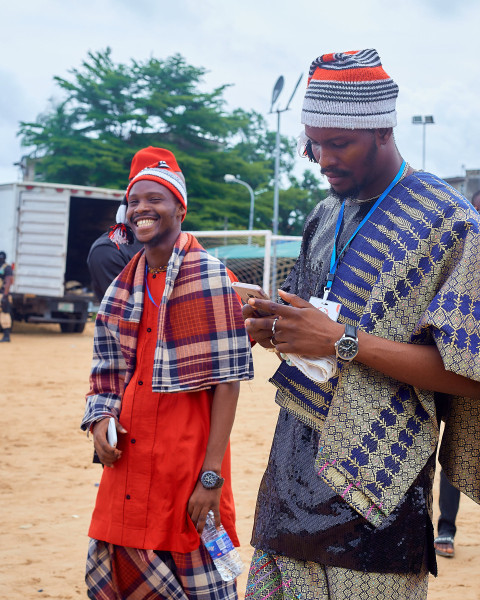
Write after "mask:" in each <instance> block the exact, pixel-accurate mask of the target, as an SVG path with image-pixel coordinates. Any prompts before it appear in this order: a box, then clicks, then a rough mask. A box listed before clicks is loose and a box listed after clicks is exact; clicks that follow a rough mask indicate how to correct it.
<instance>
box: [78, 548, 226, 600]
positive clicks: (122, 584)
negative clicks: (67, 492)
mask: <svg viewBox="0 0 480 600" xmlns="http://www.w3.org/2000/svg"><path fill="white" fill-rule="evenodd" d="M85 582H86V584H87V590H88V592H87V595H88V597H89V598H91V599H93V600H237V586H236V583H235V581H230V582H225V581H223V579H222V578H221V577H220V575H219V573H218V571H217V569H216V568H215V565H214V564H213V562H212V559H211V558H210V556H209V554H208V552H207V551H206V550H205V548H204V547H203V545H200V547H199V548H198V549H197V550H194V551H193V552H190V553H188V554H180V553H178V552H165V551H160V552H155V551H153V550H139V549H136V548H125V547H123V546H115V545H113V544H107V543H106V542H102V541H99V540H94V539H91V540H90V544H89V547H88V557H87V566H86V573H85Z"/></svg>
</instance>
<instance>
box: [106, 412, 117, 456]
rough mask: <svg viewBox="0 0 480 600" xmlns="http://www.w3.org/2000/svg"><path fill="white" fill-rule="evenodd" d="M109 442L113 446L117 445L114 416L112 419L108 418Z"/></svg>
mask: <svg viewBox="0 0 480 600" xmlns="http://www.w3.org/2000/svg"><path fill="white" fill-rule="evenodd" d="M107 442H108V443H109V444H110V446H112V447H113V448H116V447H117V427H116V425H115V419H114V418H113V417H110V419H109V420H108V429H107Z"/></svg>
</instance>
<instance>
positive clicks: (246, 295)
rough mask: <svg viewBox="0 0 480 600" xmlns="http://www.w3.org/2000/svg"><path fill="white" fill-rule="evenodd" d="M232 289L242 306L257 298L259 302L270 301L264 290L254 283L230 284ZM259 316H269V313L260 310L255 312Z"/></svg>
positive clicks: (234, 282) (238, 282) (237, 282)
mask: <svg viewBox="0 0 480 600" xmlns="http://www.w3.org/2000/svg"><path fill="white" fill-rule="evenodd" d="M232 287H233V289H234V290H235V291H236V292H237V294H238V295H239V296H240V298H241V300H242V302H243V303H244V304H248V300H249V299H250V298H259V299H260V300H270V297H269V296H268V294H267V293H266V292H265V290H264V289H263V288H262V287H260V286H259V285H256V284H254V283H242V282H241V281H233V282H232ZM256 312H257V313H258V314H260V315H264V316H267V315H268V316H270V313H268V312H264V311H261V310H256Z"/></svg>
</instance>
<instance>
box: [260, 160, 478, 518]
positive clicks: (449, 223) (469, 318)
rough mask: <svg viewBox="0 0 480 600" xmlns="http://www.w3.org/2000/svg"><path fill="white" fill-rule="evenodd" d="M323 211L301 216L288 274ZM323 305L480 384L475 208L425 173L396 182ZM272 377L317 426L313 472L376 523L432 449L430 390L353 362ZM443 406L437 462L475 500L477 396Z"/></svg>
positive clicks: (283, 370)
mask: <svg viewBox="0 0 480 600" xmlns="http://www.w3.org/2000/svg"><path fill="white" fill-rule="evenodd" d="M323 210H324V208H323V207H322V203H320V204H319V205H318V206H317V208H316V209H315V210H314V212H313V213H312V215H310V217H309V220H308V221H307V223H306V226H305V234H304V242H303V246H302V255H301V257H300V259H299V263H298V264H297V269H295V268H294V271H293V273H295V272H296V273H297V274H298V273H300V272H304V271H305V269H304V267H303V266H302V264H301V263H302V261H304V263H303V264H304V265H308V264H309V262H311V260H312V258H313V252H314V250H313V246H314V244H313V243H312V238H313V237H314V236H315V235H319V230H320V229H321V226H320V227H318V223H319V221H321V216H320V217H319V214H320V215H323V214H324V213H323ZM327 210H328V207H327ZM337 212H338V211H337ZM315 219H316V220H317V221H316V223H317V224H316V226H315V227H314V226H313V225H312V227H311V230H312V235H311V236H309V234H308V232H309V223H311V222H313V221H315ZM309 251H311V252H312V255H310V256H309ZM297 277H298V276H297ZM289 279H290V281H289V280H288V279H287V282H286V288H287V289H288V291H292V292H294V293H298V294H299V295H302V294H301V293H300V291H301V290H299V285H298V280H297V281H294V280H295V274H293V276H292V277H290V278H289ZM320 283H321V284H322V285H323V283H324V282H320ZM315 285H317V284H315ZM311 288H312V284H311V283H310V291H309V293H313V292H312V289H311ZM307 299H308V298H307ZM329 300H334V301H337V302H340V303H341V305H342V309H341V312H340V316H339V319H338V320H339V322H340V323H351V324H352V325H358V326H359V328H360V329H361V330H363V331H365V332H367V333H371V334H373V335H377V336H380V337H382V338H386V339H390V340H395V341H398V342H404V343H409V344H436V346H437V348H438V350H439V352H440V354H441V356H442V359H443V362H444V365H445V368H446V369H447V370H448V371H452V372H454V373H457V374H459V375H463V376H465V377H468V378H471V379H475V380H477V381H478V380H480V219H479V216H478V214H477V213H476V212H475V211H474V210H473V208H472V207H471V205H470V204H469V203H468V202H467V201H466V200H465V198H464V197H463V196H461V195H460V194H459V193H458V192H456V190H454V189H453V188H451V187H450V186H448V185H447V184H446V183H445V182H443V181H442V180H440V179H438V178H437V177H435V176H434V175H431V174H428V173H423V172H415V173H413V174H412V175H409V176H407V177H405V178H404V179H402V180H401V181H400V182H399V183H398V184H397V185H396V186H395V188H394V189H393V190H392V191H391V192H390V194H389V195H388V196H387V197H386V198H385V200H384V201H383V202H382V204H381V205H380V206H379V208H377V209H376V211H375V212H374V214H373V215H372V217H371V218H370V220H369V221H368V222H367V223H366V224H365V225H364V226H363V227H362V229H361V230H360V232H359V233H358V234H357V236H356V237H355V239H354V240H353V241H352V243H351V245H350V247H349V249H348V251H347V252H346V254H345V256H344V258H343V259H342V262H341V263H340V265H339V267H338V270H337V273H336V276H335V280H334V283H333V287H332V289H331V292H330V295H329ZM271 381H272V383H274V385H276V386H277V388H278V391H277V398H276V401H277V402H278V404H280V405H281V406H282V407H284V408H285V409H287V410H288V411H289V412H291V413H292V414H294V416H295V417H296V418H298V419H300V420H301V421H303V422H304V423H306V424H307V425H308V426H310V427H312V428H314V429H316V430H317V431H319V432H320V444H319V453H318V456H317V460H316V469H317V471H318V475H319V477H321V478H322V479H323V480H324V481H325V482H327V483H328V484H329V485H330V486H331V487H332V488H333V489H334V490H335V491H336V492H337V493H338V494H339V495H341V496H342V497H343V498H344V499H345V501H346V502H348V503H349V504H350V505H351V506H352V507H353V508H355V510H357V511H358V512H359V513H360V514H361V515H363V516H364V517H365V518H366V519H367V520H368V521H370V522H371V523H372V524H374V525H377V526H378V525H380V524H381V523H382V522H383V520H384V519H385V517H386V516H388V515H389V514H391V512H392V511H393V510H394V509H395V507H396V506H397V504H398V503H399V501H400V500H401V498H402V497H403V496H404V495H405V493H406V491H407V490H408V488H409V487H410V486H411V484H412V482H413V481H414V480H415V478H416V477H417V475H418V473H419V472H420V471H421V470H422V468H423V467H424V466H425V464H426V462H427V461H428V459H429V457H430V456H431V454H432V452H434V451H435V448H436V446H437V443H438V437H439V422H440V419H439V415H438V413H437V409H438V403H437V406H436V400H438V395H436V394H434V393H433V392H429V391H425V390H420V389H415V388H413V387H412V386H409V385H406V384H402V383H400V382H399V381H396V380H394V379H392V378H390V377H388V376H387V375H383V374H382V373H380V372H378V371H376V370H374V369H372V368H369V367H367V366H365V365H363V364H361V363H359V362H355V361H353V362H352V363H350V364H339V373H338V375H337V376H336V377H334V378H332V379H331V380H330V381H328V382H327V383H325V384H317V383H315V382H313V381H312V380H310V379H307V378H306V377H304V376H303V375H302V374H301V373H300V371H298V369H296V368H295V367H293V366H289V365H288V364H287V363H285V362H283V363H282V364H281V366H280V367H279V369H278V371H277V372H276V373H275V375H274V376H273V378H272V380H271ZM442 406H443V409H442V418H444V419H445V421H446V426H445V431H444V435H443V438H442V445H441V449H440V461H441V463H442V466H443V468H444V470H445V472H446V474H447V476H448V478H449V479H450V481H452V483H454V484H455V485H456V486H458V487H459V488H460V489H461V490H462V491H463V492H464V493H466V494H468V495H469V496H471V497H472V498H473V499H474V500H475V501H477V502H480V468H479V465H480V435H479V433H480V432H479V423H480V399H469V398H460V397H445V398H443V404H442Z"/></svg>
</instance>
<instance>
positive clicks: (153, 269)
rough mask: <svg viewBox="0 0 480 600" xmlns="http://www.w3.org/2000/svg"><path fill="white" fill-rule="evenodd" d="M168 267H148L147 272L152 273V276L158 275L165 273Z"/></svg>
mask: <svg viewBox="0 0 480 600" xmlns="http://www.w3.org/2000/svg"><path fill="white" fill-rule="evenodd" d="M167 267H168V265H165V266H164V267H149V266H148V265H147V271H148V272H149V273H151V274H152V275H157V274H158V273H163V272H165V271H166V270H167Z"/></svg>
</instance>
